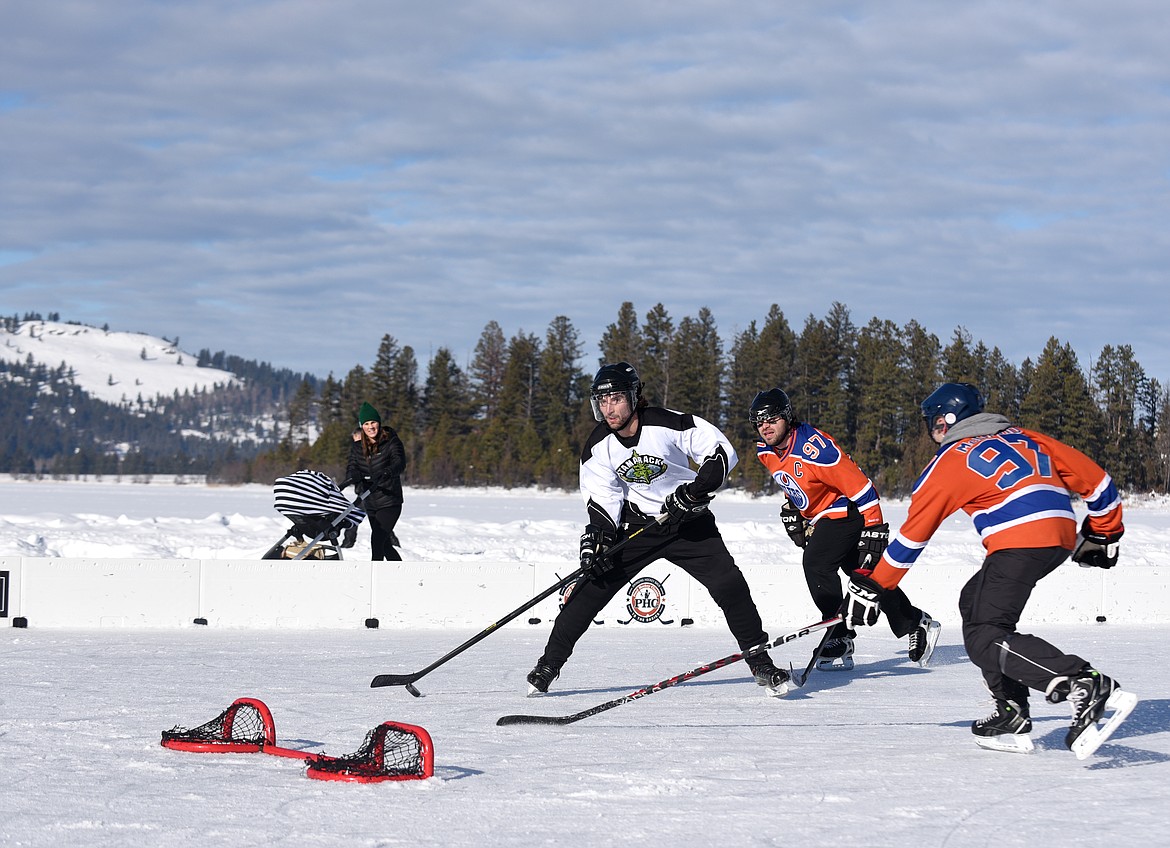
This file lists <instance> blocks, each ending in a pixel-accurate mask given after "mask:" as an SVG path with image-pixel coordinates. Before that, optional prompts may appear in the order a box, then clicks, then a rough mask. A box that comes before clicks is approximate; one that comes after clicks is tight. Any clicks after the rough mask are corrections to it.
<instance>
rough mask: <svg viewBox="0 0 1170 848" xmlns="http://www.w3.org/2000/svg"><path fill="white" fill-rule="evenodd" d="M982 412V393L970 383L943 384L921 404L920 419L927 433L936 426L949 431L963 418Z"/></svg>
mask: <svg viewBox="0 0 1170 848" xmlns="http://www.w3.org/2000/svg"><path fill="white" fill-rule="evenodd" d="M982 411H983V393H982V392H980V391H979V389H977V388H975V386H973V385H971V384H970V383H943V384H942V385H941V386H939V387H938V388H937V389H935V390H934V391H933V392H931V393H930V396H929V397H928V398H927V399H926V400H924V401H923V402H922V418H923V420H924V421H926V429H927V431H928V432H934V430H935V429H937V427H936V425H940V422H939V419H940V418H941V419H942V421H941V426H942V427H943V428H944V429H945V430H949V429H950V428H951V427H952V426H953V425H954V424H957V423H958V422H960V421H962V420H963V419H964V418H970V417H971V416H972V415H976V414H978V413H980V412H982Z"/></svg>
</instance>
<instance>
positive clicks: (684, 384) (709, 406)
mask: <svg viewBox="0 0 1170 848" xmlns="http://www.w3.org/2000/svg"><path fill="white" fill-rule="evenodd" d="M670 351H671V352H670V361H671V363H672V366H671V375H670V383H671V385H670V406H671V408H672V409H677V410H679V411H681V412H689V413H691V414H693V415H698V416H699V417H701V418H704V419H706V420H707V421H710V422H711V423H712V424H714V425H715V426H717V427H718V426H719V425H720V424H721V423H722V422H721V421H720V420H719V419H720V417H721V411H722V406H723V398H722V389H723V370H724V362H723V341H722V340H721V339H720V338H719V332H718V330H717V329H716V327H715V319H714V317H713V316H712V315H711V310H709V309H708V308H707V307H705V306H704V307H703V308H701V309H700V310H699V314H698V317H696V318H692V317H690V316H689V315H688V316H687V317H685V318H683V319H682V320H681V321H680V322H679V324H678V330H677V331H676V332H675V334H674V339H673V341H672V342H671V348H670Z"/></svg>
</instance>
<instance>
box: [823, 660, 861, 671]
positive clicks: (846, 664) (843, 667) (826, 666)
mask: <svg viewBox="0 0 1170 848" xmlns="http://www.w3.org/2000/svg"><path fill="white" fill-rule="evenodd" d="M852 670H853V657H834V658H833V659H831V660H830V659H825V660H817V671H852Z"/></svg>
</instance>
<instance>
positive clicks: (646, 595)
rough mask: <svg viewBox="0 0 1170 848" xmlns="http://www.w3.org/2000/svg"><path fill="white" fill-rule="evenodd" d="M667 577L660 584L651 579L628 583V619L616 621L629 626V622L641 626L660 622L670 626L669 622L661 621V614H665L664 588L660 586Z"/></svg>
mask: <svg viewBox="0 0 1170 848" xmlns="http://www.w3.org/2000/svg"><path fill="white" fill-rule="evenodd" d="M669 576H670V575H667V577H665V578H663V579H662V581H661V582H660V581H658V580H655V579H654V578H653V577H639V578H637V579H636V580H634V581H633V582H632V583H630V588H629V589H627V590H626V612H628V613H629V614H630V617H629V618H628V619H626V620H625V621H621V619H618V620H619V621H620V622H621V623H622V624H629V623H630V622H631V621H637V622H639V623H641V624H649V623H650V622H652V621H662V623H663V624H670V623H671V622H670V621H665V620H663V619H662V614H663V613H664V612H666V587H665V586H663V585H662V584H663V583H665V582H666V580H667V578H669Z"/></svg>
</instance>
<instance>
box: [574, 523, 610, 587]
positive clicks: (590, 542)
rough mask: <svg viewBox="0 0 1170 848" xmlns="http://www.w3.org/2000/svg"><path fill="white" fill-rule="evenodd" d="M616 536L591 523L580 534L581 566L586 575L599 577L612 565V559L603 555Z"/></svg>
mask: <svg viewBox="0 0 1170 848" xmlns="http://www.w3.org/2000/svg"><path fill="white" fill-rule="evenodd" d="M616 540H617V537H616V536H614V534H613V533H611V532H609V531H608V530H603V529H601V528H600V527H596V526H594V525H592V524H590V525H588V526H587V527H586V528H585V532H584V533H582V534H581V567H582V568H583V569H585V575H586V576H587V577H599V576H601V575H602V574H605V572H607V571H609V570H610V569H612V568H613V567H614V563H613V561H612V560H611V559H610V558H609V557H607V556H606V555H605V552H606V551H607V550H609V548H610V546H612V545H613V543H614V542H615V541H616Z"/></svg>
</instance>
